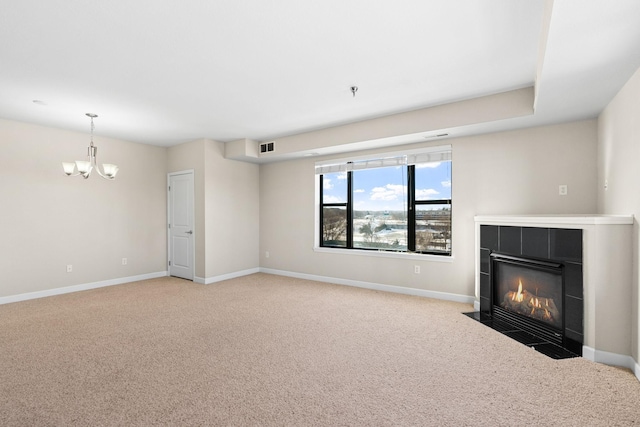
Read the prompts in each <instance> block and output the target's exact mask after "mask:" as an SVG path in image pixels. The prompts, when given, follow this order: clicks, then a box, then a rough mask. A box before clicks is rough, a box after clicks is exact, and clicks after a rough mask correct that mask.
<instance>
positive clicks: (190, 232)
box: [185, 230, 193, 234]
mask: <svg viewBox="0 0 640 427" xmlns="http://www.w3.org/2000/svg"><path fill="white" fill-rule="evenodd" d="M185 233H187V234H193V230H189V231H185Z"/></svg>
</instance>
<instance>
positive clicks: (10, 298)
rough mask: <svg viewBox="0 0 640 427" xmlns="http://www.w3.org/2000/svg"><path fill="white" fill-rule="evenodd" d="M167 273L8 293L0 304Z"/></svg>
mask: <svg viewBox="0 0 640 427" xmlns="http://www.w3.org/2000/svg"><path fill="white" fill-rule="evenodd" d="M166 275H167V272H166V271H158V272H156V273H148V274H140V275H138V276H129V277H121V278H119V279H110V280H103V281H100V282H93V283H84V284H81V285H73V286H65V287H63V288H55V289H47V290H45V291H36V292H27V293H24V294H18V295H10V296H8V297H0V305H1V304H9V303H12V302H19V301H26V300H30V299H36V298H44V297H50V296H53V295H62V294H68V293H71V292H79V291H87V290H89V289H96V288H104V287H105V286H113V285H122V284H123V283H130V282H138V281H140V280H147V279H157V278H158V277H164V276H166Z"/></svg>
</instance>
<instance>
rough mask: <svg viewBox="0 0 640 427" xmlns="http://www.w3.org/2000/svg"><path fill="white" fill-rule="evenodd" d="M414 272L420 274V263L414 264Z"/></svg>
mask: <svg viewBox="0 0 640 427" xmlns="http://www.w3.org/2000/svg"><path fill="white" fill-rule="evenodd" d="M413 272H414V273H415V274H420V266H419V265H414V266H413Z"/></svg>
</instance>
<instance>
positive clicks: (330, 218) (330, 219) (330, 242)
mask: <svg viewBox="0 0 640 427" xmlns="http://www.w3.org/2000/svg"><path fill="white" fill-rule="evenodd" d="M322 246H341V247H346V246H347V208H346V207H325V208H323V209H322Z"/></svg>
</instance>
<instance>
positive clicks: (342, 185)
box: [322, 172, 347, 204]
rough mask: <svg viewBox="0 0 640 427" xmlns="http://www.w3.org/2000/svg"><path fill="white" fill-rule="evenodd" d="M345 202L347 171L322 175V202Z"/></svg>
mask: <svg viewBox="0 0 640 427" xmlns="http://www.w3.org/2000/svg"><path fill="white" fill-rule="evenodd" d="M326 203H347V173H346V172H334V173H327V174H324V175H322V204H326Z"/></svg>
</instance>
